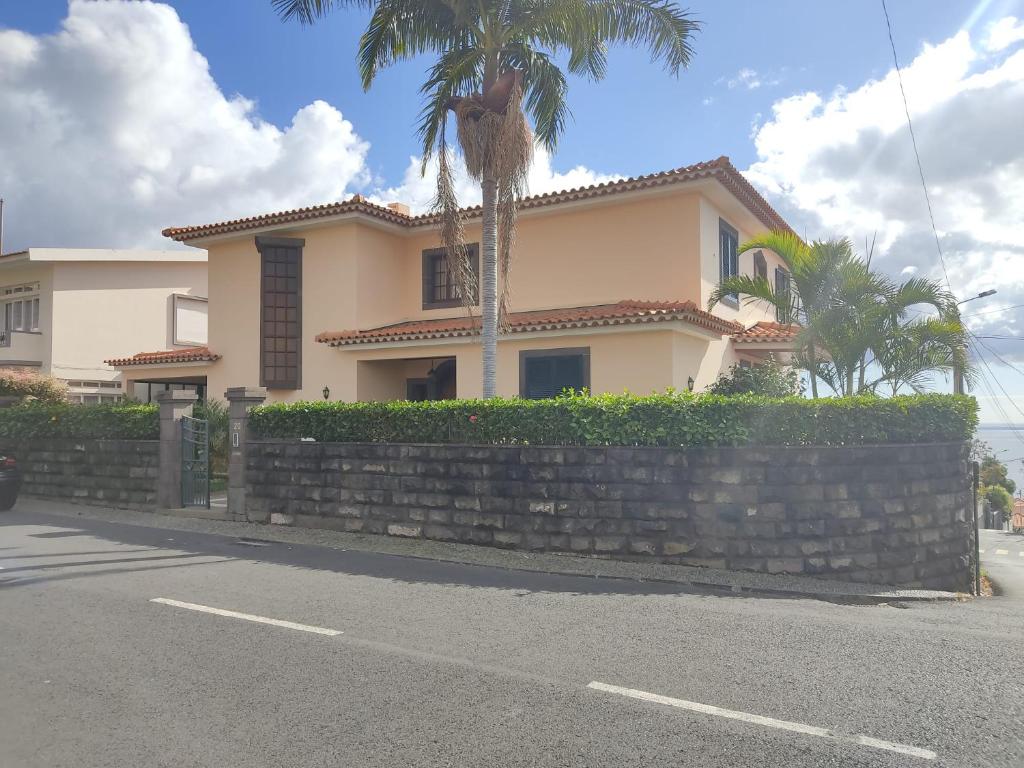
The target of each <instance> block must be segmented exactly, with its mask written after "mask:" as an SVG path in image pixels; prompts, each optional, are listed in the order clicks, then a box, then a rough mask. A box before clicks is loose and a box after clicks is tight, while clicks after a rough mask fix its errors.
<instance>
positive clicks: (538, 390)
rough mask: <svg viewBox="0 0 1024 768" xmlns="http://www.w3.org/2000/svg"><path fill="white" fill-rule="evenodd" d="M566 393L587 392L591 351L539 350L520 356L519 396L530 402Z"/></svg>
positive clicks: (528, 351) (573, 349)
mask: <svg viewBox="0 0 1024 768" xmlns="http://www.w3.org/2000/svg"><path fill="white" fill-rule="evenodd" d="M566 389H574V390H576V391H580V390H583V389H590V348H589V347H575V348H572V349H538V350H527V351H523V352H520V353H519V394H520V396H522V397H525V398H529V399H531V400H538V399H541V398H545V397H556V396H557V395H560V394H561V393H562V392H563V391H564V390H566Z"/></svg>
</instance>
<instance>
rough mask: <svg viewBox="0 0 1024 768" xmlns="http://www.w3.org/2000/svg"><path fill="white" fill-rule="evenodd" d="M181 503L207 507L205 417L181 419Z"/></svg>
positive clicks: (208, 449) (208, 498) (208, 453)
mask: <svg viewBox="0 0 1024 768" xmlns="http://www.w3.org/2000/svg"><path fill="white" fill-rule="evenodd" d="M181 506H183V507H206V508H207V509H209V508H210V427H209V424H208V423H207V421H206V420H205V419H193V418H191V417H190V416H183V417H182V419H181Z"/></svg>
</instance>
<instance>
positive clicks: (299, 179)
mask: <svg viewBox="0 0 1024 768" xmlns="http://www.w3.org/2000/svg"><path fill="white" fill-rule="evenodd" d="M0 114H3V115H4V119H3V120H0V189H2V190H4V192H5V193H6V196H7V198H8V203H9V208H8V214H9V217H8V222H7V223H8V229H7V232H8V238H7V242H8V244H9V245H11V246H25V245H61V246H103V247H107V246H138V245H166V241H164V240H163V239H162V238H161V237H160V229H161V228H162V227H165V226H169V225H174V224H181V223H188V222H202V221H209V220H214V219H218V218H222V217H230V216H236V215H248V214H252V213H257V212H262V211H268V210H274V209H280V208H282V207H292V206H296V205H305V204H310V203H316V202H322V201H325V200H332V199H336V198H337V197H339V196H340V195H341V193H342V192H343V191H344V190H345V188H346V187H347V186H349V185H351V184H358V183H361V182H363V181H364V180H365V179H367V178H368V175H367V172H366V167H365V158H366V153H367V151H368V150H369V144H367V143H366V142H365V141H364V140H363V139H362V138H360V137H359V136H358V135H357V133H356V132H355V130H354V128H353V126H352V124H351V123H350V122H348V121H347V120H345V119H344V117H343V116H342V114H341V113H340V112H339V111H338V110H337V109H335V108H334V107H332V106H330V105H328V104H326V103H325V102H322V101H316V102H314V103H312V104H309V105H308V106H305V107H303V108H302V109H300V110H299V111H298V112H297V113H296V114H295V116H294V117H293V119H292V122H291V125H289V126H288V127H286V128H283V129H281V128H278V127H276V126H274V125H271V124H269V123H266V122H264V121H263V120H261V119H260V118H259V116H258V114H257V113H256V109H255V105H254V103H253V102H252V101H249V100H247V99H245V98H242V97H240V96H235V97H231V98H228V97H226V96H225V95H224V94H223V92H222V91H221V90H220V88H219V87H218V86H217V84H216V82H214V80H213V78H212V77H211V75H210V72H209V67H208V65H207V62H206V59H205V58H203V56H202V55H200V53H199V52H198V51H197V50H196V48H195V46H194V44H193V42H192V39H191V37H190V35H189V31H188V28H187V27H186V26H185V25H184V24H183V23H182V22H181V20H180V19H179V18H178V16H177V14H176V13H175V12H174V10H173V9H172V8H170V7H169V6H166V5H161V4H155V3H149V2H138V3H136V2H131V3H128V2H112V3H93V2H82V1H81V0H72V2H71V3H70V5H69V9H68V16H67V18H66V19H65V20H64V23H63V25H62V27H61V29H60V30H59V31H58V32H57V33H56V34H54V35H47V36H39V37H33V36H30V35H26V34H24V33H22V32H19V31H15V30H0Z"/></svg>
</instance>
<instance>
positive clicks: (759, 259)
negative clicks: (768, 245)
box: [754, 251, 768, 280]
mask: <svg viewBox="0 0 1024 768" xmlns="http://www.w3.org/2000/svg"><path fill="white" fill-rule="evenodd" d="M754 277H759V278H761V279H762V280H767V279H768V262H767V260H766V259H765V257H764V253H762V252H761V251H758V252H757V253H755V254H754Z"/></svg>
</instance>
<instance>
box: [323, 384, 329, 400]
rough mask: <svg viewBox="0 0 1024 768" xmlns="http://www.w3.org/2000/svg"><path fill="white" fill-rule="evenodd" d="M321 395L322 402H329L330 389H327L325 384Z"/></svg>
mask: <svg viewBox="0 0 1024 768" xmlns="http://www.w3.org/2000/svg"><path fill="white" fill-rule="evenodd" d="M323 393H324V400H330V399H331V388H330V387H328V386H327V385H326V384H325V385H324V389H323Z"/></svg>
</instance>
